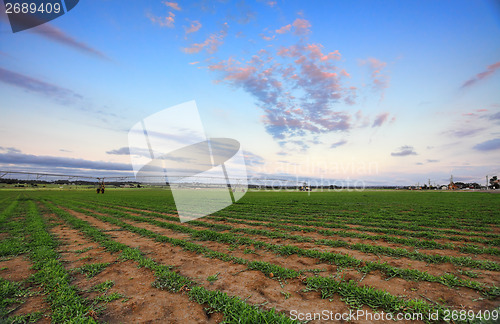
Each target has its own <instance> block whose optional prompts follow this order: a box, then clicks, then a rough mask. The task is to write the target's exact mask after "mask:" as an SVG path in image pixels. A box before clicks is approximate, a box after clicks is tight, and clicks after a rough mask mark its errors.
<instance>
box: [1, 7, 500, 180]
mask: <svg viewBox="0 0 500 324" xmlns="http://www.w3.org/2000/svg"><path fill="white" fill-rule="evenodd" d="M4 11H5V10H4V9H2V12H0V97H1V98H2V99H1V108H0V109H1V116H2V118H1V127H0V170H16V171H39V172H53V173H71V174H81V173H85V174H95V175H99V176H101V175H107V174H113V175H116V174H120V173H123V172H128V170H132V168H131V166H130V157H129V155H128V153H129V152H128V142H127V141H128V137H127V133H128V130H129V129H130V128H131V127H132V126H133V125H134V124H136V123H137V122H138V121H140V120H142V119H144V118H145V117H147V116H149V115H151V114H154V113H156V112H158V111H161V110H162V109H165V108H168V107H171V106H174V105H178V104H181V103H184V102H187V101H190V100H195V101H196V103H197V106H198V109H199V111H200V115H201V118H202V121H203V124H204V127H205V130H206V132H207V135H209V136H211V137H229V138H234V139H237V140H238V141H240V143H241V145H242V147H243V148H244V150H245V152H246V158H247V164H248V167H249V170H250V171H251V173H252V174H254V175H261V174H267V175H273V176H277V177H279V176H281V177H288V176H295V175H296V176H299V177H301V178H308V177H311V178H324V179H334V180H339V181H340V180H345V179H349V180H350V181H354V180H356V179H360V180H363V181H365V183H366V184H368V185H373V184H397V185H409V184H416V183H417V182H420V183H423V182H427V181H428V179H430V180H431V182H432V183H438V184H443V183H446V182H447V181H448V179H449V177H450V175H451V174H453V176H454V178H455V180H457V181H464V182H469V181H476V182H480V183H481V184H483V183H484V182H485V175H490V176H491V175H493V174H496V173H500V166H499V161H500V127H499V126H500V91H499V89H500V42H498V40H499V39H500V5H498V2H495V1H494V0H491V1H487V0H484V1H460V0H458V1H451V0H449V1H444V0H443V1H430V0H428V1H411V2H410V1H326V0H325V1H314V2H312V1H310V2H305V1H279V0H276V1H273V0H271V1H269V0H261V1H244V0H239V1H225V0H224V1H206V0H201V1H174V0H172V1H126V2H125V1H118V0H108V1H104V0H93V1H80V3H79V4H78V6H76V7H75V8H74V9H73V10H72V11H70V12H69V13H67V14H65V15H64V16H62V17H59V18H58V19H55V20H53V21H51V22H50V23H47V24H44V25H41V26H38V27H35V28H33V29H30V30H26V31H22V32H18V33H15V34H14V33H12V31H11V29H10V26H9V23H8V19H7V17H6V15H5V13H4ZM498 175H499V176H500V174H498Z"/></svg>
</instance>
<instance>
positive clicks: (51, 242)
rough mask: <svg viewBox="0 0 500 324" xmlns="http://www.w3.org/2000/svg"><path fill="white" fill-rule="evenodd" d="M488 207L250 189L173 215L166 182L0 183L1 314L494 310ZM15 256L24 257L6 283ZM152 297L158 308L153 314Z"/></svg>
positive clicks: (490, 203) (424, 196) (470, 313)
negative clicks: (190, 213)
mask: <svg viewBox="0 0 500 324" xmlns="http://www.w3.org/2000/svg"><path fill="white" fill-rule="evenodd" d="M499 206H500V195H497V194H490V193H483V192H410V191H375V190H374V191H370V190H367V191H359V192H357V191H355V192H347V191H339V192H334V191H331V192H314V191H313V192H312V193H307V192H292V191H289V192H268V191H250V192H248V193H247V194H246V195H245V196H244V197H243V198H242V199H241V200H239V201H238V202H237V203H235V204H233V205H231V206H229V207H227V208H226V209H223V210H221V211H218V212H216V213H214V214H212V215H210V216H207V217H203V218H200V219H197V220H195V221H191V222H188V223H180V222H179V220H178V217H177V215H176V208H175V204H174V201H173V198H172V195H171V193H170V191H169V190H154V189H109V190H106V193H105V194H103V195H102V194H99V195H98V194H96V193H95V192H94V191H93V190H43V189H34V190H31V189H30V190H27V189H24V190H9V189H2V190H0V238H1V243H0V257H1V259H0V277H2V279H1V280H2V282H0V284H1V289H0V298H1V300H2V302H0V320H7V321H10V322H16V321H17V322H23V321H24V322H26V321H29V320H33V321H37V320H42V321H44V320H45V321H47V320H52V321H53V322H56V323H59V322H71V321H75V322H96V321H97V322H99V321H112V322H116V321H121V322H129V321H131V322H134V321H136V320H138V318H141V320H143V319H144V318H146V319H147V320H151V321H172V320H173V319H175V318H177V317H179V316H187V318H188V319H190V320H191V321H201V322H204V321H206V322H211V321H212V322H219V321H226V322H235V323H239V322H246V323H261V322H262V323H287V322H294V321H301V320H309V319H311V320H312V322H318V323H320V322H324V320H319V321H318V319H314V318H313V317H311V318H308V317H307V316H308V314H309V315H310V314H313V313H316V312H317V313H320V312H321V311H322V310H325V309H327V310H329V311H331V312H333V313H335V314H341V313H346V312H349V311H353V310H354V311H366V312H368V313H371V314H375V313H374V312H378V313H377V314H380V312H385V313H391V314H394V316H396V314H402V316H407V317H406V318H405V319H407V320H408V321H409V322H434V321H446V320H450V321H454V322H460V321H462V322H467V321H469V320H470V322H473V321H475V320H479V319H480V318H481V317H482V318H486V319H490V320H491V319H493V317H492V316H493V315H494V314H496V315H497V316H498V307H499V305H500V288H499V285H500V262H499V261H500V209H499ZM16 262H24V263H25V264H26V263H27V264H29V265H30V266H25V268H26V269H24V270H23V271H25V272H26V275H25V277H24V278H17V279H16V280H14V279H13V276H14V275H13V265H15V264H17V263H16ZM30 267H32V269H31V270H30V269H29V268H30ZM138 268H140V269H142V270H143V272H141V273H140V274H136V275H134V277H133V278H135V280H125V279H129V278H126V275H124V274H123V273H124V272H126V273H135V272H136V271H138V270H137V269H138ZM18 271H20V270H19V269H18ZM120 274H121V275H120ZM137 276H139V277H140V278H142V279H137V278H139V277H137ZM115 278H116V279H115ZM118 278H120V279H118ZM150 290H151V291H152V293H151V294H149V291H150ZM145 292H148V297H147V300H145V299H144V298H146V297H144V298H142V297H141V298H142V299H141V298H139V297H138V296H142V295H143V294H144V293H145ZM158 294H165V295H162V296H164V297H162V298H163V299H162V298H160V297H158ZM38 297H40V298H38ZM37 298H38V299H37ZM34 300H36V302H37V303H39V304H40V305H39V307H38V308H37V310H36V311H34V310H33V309H32V307H29V305H31V304H33V302H34ZM163 300H171V301H172V302H169V303H168V305H169V306H161V307H167V308H168V309H169V310H168V311H164V312H158V311H153V310H154V309H156V310H158V307H160V306H159V304H158V303H162V302H163ZM139 301H140V302H139ZM189 303H192V304H193V305H194V306H191V307H186V306H185V305H187V304H189ZM155 305H156V308H154V307H155ZM162 305H163V304H162ZM189 305H191V304H189ZM143 314H149V315H147V316H146V315H143ZM169 314H170V315H169ZM180 314H181V315H180ZM297 314H302V317H301V316H298V315H297ZM414 314H422V317H421V318H410V317H411V316H413V315H414ZM431 314H435V315H436V316H437V317H436V318H434V317H433V316H431ZM143 316H146V317H143ZM168 316H171V317H168ZM310 316H312V315H310ZM454 316H455V317H454ZM460 316H461V317H460ZM360 321H361V320H360ZM352 322H354V323H356V322H357V320H354V321H352Z"/></svg>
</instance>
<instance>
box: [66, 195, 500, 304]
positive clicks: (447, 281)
mask: <svg viewBox="0 0 500 324" xmlns="http://www.w3.org/2000/svg"><path fill="white" fill-rule="evenodd" d="M67 205H68V203H67V202H66V206H67ZM69 207H71V208H72V209H73V210H76V211H79V212H82V213H85V214H87V215H89V216H92V217H95V218H98V219H100V220H103V221H106V222H110V223H112V224H114V225H117V226H120V227H122V228H125V229H127V230H130V231H132V232H135V233H138V234H140V235H144V236H149V237H152V238H154V239H155V240H158V241H161V242H169V243H171V244H174V245H180V246H182V247H183V248H185V249H189V250H191V251H195V252H197V253H202V254H204V255H205V256H208V257H216V258H219V259H221V260H223V261H233V262H234V259H238V261H237V263H241V262H242V261H240V260H239V258H235V257H231V256H228V255H227V254H224V253H221V252H216V251H213V250H210V249H208V248H206V247H203V246H200V245H196V244H194V243H192V242H186V241H184V240H179V239H172V238H169V237H166V236H163V235H160V234H157V233H154V232H152V231H149V230H147V229H144V228H138V227H135V226H133V225H130V224H128V223H125V222H123V221H121V220H120V219H118V218H115V217H122V218H126V219H130V220H133V221H139V222H147V223H150V224H153V225H156V226H158V227H162V228H167V229H171V230H174V231H177V232H182V233H186V234H189V235H190V236H191V238H193V239H197V240H202V241H203V240H207V241H214V242H220V243H225V244H231V245H253V246H254V247H255V248H263V249H266V250H268V251H271V252H273V253H275V254H278V255H284V256H287V255H292V254H296V255H298V256H306V257H310V258H315V259H318V260H319V261H320V262H328V263H333V264H335V265H337V266H341V267H352V268H355V269H358V270H359V271H362V272H364V273H369V272H371V271H375V270H379V271H381V272H382V273H384V274H385V275H387V276H388V277H389V278H391V277H400V278H403V279H405V280H413V281H429V282H437V283H441V284H443V285H446V286H450V287H467V288H471V289H474V290H478V291H481V292H482V293H483V294H484V295H486V296H488V297H490V298H493V297H495V296H497V295H499V294H500V291H499V289H498V288H497V287H494V286H493V287H487V286H485V285H484V284H482V283H479V282H477V281H473V280H470V279H460V278H458V277H456V276H455V275H452V274H443V275H440V276H434V275H431V274H429V273H427V272H424V271H420V270H417V269H404V268H398V267H394V266H391V265H389V264H387V263H380V262H372V261H365V262H363V261H361V260H359V259H356V258H354V257H352V256H350V255H343V254H339V253H331V252H322V251H318V250H310V249H302V248H299V247H296V246H291V245H275V244H270V243H265V242H262V241H258V240H254V239H251V238H248V237H244V236H240V235H234V234H232V233H219V232H215V231H210V230H195V229H192V228H189V227H186V226H183V225H178V224H172V223H166V222H161V221H158V220H155V219H151V218H145V217H140V216H133V215H129V214H127V213H121V212H116V213H115V217H110V216H105V215H99V214H96V213H93V212H92V211H89V210H87V209H82V208H78V207H75V206H74V205H71V204H69ZM116 214H119V215H116ZM233 258H234V259H233Z"/></svg>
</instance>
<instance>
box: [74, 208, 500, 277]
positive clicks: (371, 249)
mask: <svg viewBox="0 0 500 324" xmlns="http://www.w3.org/2000/svg"><path fill="white" fill-rule="evenodd" d="M78 204H80V205H82V206H88V203H87V204H85V203H78ZM92 208H93V209H94V210H96V211H98V212H103V213H107V214H113V215H117V216H120V217H133V220H138V221H142V222H144V221H146V222H151V221H149V220H148V219H149V217H158V218H162V219H165V220H169V221H173V222H176V221H178V218H176V217H172V216H168V215H164V214H159V213H151V212H144V211H139V212H138V213H140V214H142V215H145V216H147V217H148V218H140V217H139V218H136V217H137V216H132V215H130V214H129V213H127V212H122V211H120V210H114V209H109V208H99V207H96V206H93V207H92ZM128 212H130V211H128ZM189 224H190V225H196V226H202V227H205V228H207V227H208V228H211V229H214V230H216V231H231V232H232V233H238V232H239V233H244V234H249V235H261V236H265V237H270V238H280V239H289V240H293V241H296V242H310V243H314V244H317V245H323V246H330V247H345V248H349V249H352V250H358V251H361V252H365V253H373V254H377V255H378V254H381V255H387V256H392V257H406V258H409V259H412V260H417V261H424V262H428V263H452V264H454V265H457V266H466V267H471V268H477V269H483V270H492V271H500V265H499V264H498V263H496V262H494V261H488V260H474V259H472V258H470V257H453V256H446V255H445V256H443V255H438V254H434V255H429V254H425V253H421V252H418V251H408V250H406V249H402V248H391V247H383V246H373V245H370V244H362V243H356V244H350V243H348V242H345V241H342V240H327V239H319V240H315V239H312V238H309V237H305V236H301V235H291V234H288V233H285V232H283V231H267V230H262V229H252V228H234V227H232V226H229V225H225V224H213V223H207V222H203V221H196V220H194V221H190V222H189ZM175 225H177V224H175ZM159 226H163V227H164V226H165V225H159ZM178 226H182V225H177V226H173V227H172V228H171V229H174V230H177V231H179V229H180V228H179V227H178Z"/></svg>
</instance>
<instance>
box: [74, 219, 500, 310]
mask: <svg viewBox="0 0 500 324" xmlns="http://www.w3.org/2000/svg"><path fill="white" fill-rule="evenodd" d="M72 214H73V215H74V216H76V217H79V218H81V219H85V220H87V221H89V222H90V223H91V224H92V225H94V226H97V227H99V228H108V229H111V228H110V227H112V228H113V229H115V230H116V229H117V227H115V226H114V225H109V224H108V223H105V222H102V221H100V220H97V219H95V218H93V217H90V216H87V215H83V214H80V213H76V212H72ZM126 222H127V223H129V224H133V225H134V226H137V227H141V228H146V229H149V230H152V231H154V232H156V233H159V234H162V235H166V236H169V237H173V238H183V239H186V238H187V237H188V236H187V235H186V234H182V233H176V232H174V231H171V230H168V229H163V228H158V227H156V226H154V225H151V224H147V223H137V222H133V221H128V220H127V221H126ZM111 233H112V235H113V236H114V237H115V238H116V240H117V241H119V242H122V243H125V244H128V245H130V246H133V247H139V248H140V249H141V250H144V251H147V252H150V253H154V256H155V259H156V260H157V261H160V262H162V263H165V264H170V265H174V266H176V267H178V270H179V272H180V273H181V274H183V275H185V276H188V277H190V278H194V279H197V280H199V282H200V283H202V284H203V285H204V286H206V287H207V288H209V289H212V288H213V289H217V290H222V291H224V292H227V293H228V294H230V295H237V296H240V297H241V298H247V297H248V301H249V302H250V303H252V304H261V303H263V302H267V303H268V304H266V307H268V306H269V307H275V308H277V309H278V310H282V311H285V312H290V310H292V309H299V310H301V311H303V309H304V312H305V309H309V310H311V311H317V310H318V309H335V310H338V311H342V309H346V307H347V306H346V305H345V304H344V303H343V302H341V301H339V300H338V299H335V298H334V301H333V302H328V301H326V302H325V300H322V299H320V298H319V297H320V296H319V294H317V293H312V292H308V293H304V292H302V289H304V288H305V286H304V284H303V283H302V282H300V281H299V280H289V281H288V282H287V284H286V285H285V286H284V287H283V288H282V287H281V286H280V284H279V282H277V281H276V280H271V279H270V278H267V277H266V276H265V275H263V274H262V273H260V272H257V271H244V270H245V268H246V267H245V266H242V265H236V264H231V263H226V262H222V261H219V260H213V259H206V258H204V257H203V256H201V255H198V254H195V253H193V252H186V251H184V250H182V249H180V248H178V247H174V246H171V245H169V244H160V243H157V242H154V241H153V240H151V239H148V238H144V237H141V236H139V235H135V234H133V233H129V232H123V231H121V232H119V231H114V232H111ZM262 240H263V241H265V240H269V241H270V239H267V238H265V239H262ZM197 243H198V244H200V245H203V246H206V247H209V248H211V249H213V250H216V251H221V252H224V253H228V254H230V255H233V256H238V257H242V258H245V259H248V260H261V261H268V262H272V263H275V264H278V265H281V266H283V267H287V268H291V269H297V270H299V269H325V270H326V271H325V272H322V273H321V274H320V275H324V276H327V275H339V276H343V277H344V279H352V280H357V281H360V280H362V283H364V284H367V285H369V286H372V287H375V288H378V289H383V290H387V291H388V292H390V293H391V294H394V295H404V296H407V297H408V298H422V296H423V298H428V299H429V300H436V301H446V302H447V304H448V305H450V306H457V307H458V306H460V305H463V304H464V305H467V306H468V307H472V308H473V309H476V310H479V309H490V308H492V307H494V306H495V305H496V304H497V303H496V302H494V301H490V300H482V299H481V297H482V296H481V295H480V294H479V293H478V292H475V291H473V290H471V289H468V288H460V289H452V288H448V287H446V286H443V285H441V284H437V283H428V282H408V281H405V280H403V279H399V278H393V279H391V280H389V281H386V280H384V277H383V276H381V274H379V273H372V274H369V275H367V276H365V277H363V275H362V274H361V273H359V272H357V271H355V270H342V272H340V269H337V267H335V266H332V265H327V264H317V263H316V260H314V259H310V258H304V257H298V256H296V255H292V256H289V257H287V258H284V257H280V256H276V255H274V254H272V253H269V252H266V251H261V250H259V251H257V253H258V255H255V254H244V253H243V249H244V247H241V248H239V249H236V250H234V251H228V246H227V245H224V244H220V243H217V242H197ZM275 243H279V240H277V241H276V242H275ZM299 246H300V247H302V248H317V247H318V246H316V245H312V244H308V243H300V244H299ZM336 252H338V249H336ZM346 252H350V253H351V254H353V253H352V252H355V251H351V250H346ZM360 254H361V253H360ZM364 255H365V256H366V254H364ZM355 256H356V257H358V255H355ZM373 258H374V260H376V259H378V258H377V257H376V256H373ZM389 259H391V258H388V260H389ZM390 261H391V264H392V265H394V266H398V267H410V268H419V267H421V269H419V270H423V271H429V272H431V271H433V267H428V266H427V265H425V264H417V265H415V261H413V260H405V259H399V260H395V259H391V260H390ZM410 262H411V264H409V263H410ZM443 266H444V267H445V266H448V267H453V266H452V265H443ZM440 270H441V271H442V270H443V269H440ZM448 270H451V268H450V269H448ZM448 272H450V271H448ZM216 273H219V276H218V278H219V279H218V280H217V281H215V282H214V283H213V284H210V283H208V282H207V281H206V280H205V279H206V278H207V277H208V276H210V275H214V274H216ZM308 275H310V274H308ZM496 282H497V283H498V277H497V280H496ZM281 291H285V292H288V293H290V294H291V297H290V298H288V299H286V298H285V297H284V296H285V293H282V292H281ZM311 294H312V295H313V297H311ZM332 303H334V304H332ZM325 307H326V308H325Z"/></svg>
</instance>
